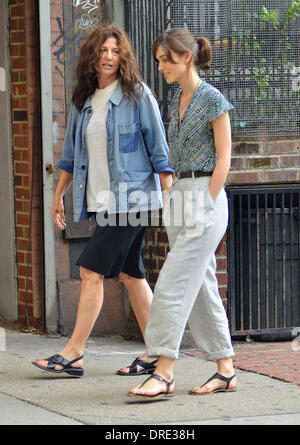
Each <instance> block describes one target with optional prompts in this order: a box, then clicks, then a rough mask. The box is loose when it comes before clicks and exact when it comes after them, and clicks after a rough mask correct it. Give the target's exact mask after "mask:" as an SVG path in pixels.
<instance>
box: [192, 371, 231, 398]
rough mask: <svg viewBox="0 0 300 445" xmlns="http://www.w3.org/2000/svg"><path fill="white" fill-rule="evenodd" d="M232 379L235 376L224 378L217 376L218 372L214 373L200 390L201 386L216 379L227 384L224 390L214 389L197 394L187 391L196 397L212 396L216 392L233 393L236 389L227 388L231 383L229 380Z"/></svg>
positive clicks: (220, 375)
mask: <svg viewBox="0 0 300 445" xmlns="http://www.w3.org/2000/svg"><path fill="white" fill-rule="evenodd" d="M234 377H235V374H233V375H232V376H231V377H225V376H224V375H222V374H219V373H218V372H216V373H215V374H214V375H213V376H212V377H211V378H210V379H208V380H207V382H205V383H204V384H203V385H202V386H201V388H202V387H203V386H205V385H206V384H207V383H209V382H211V381H212V380H216V379H218V380H222V381H223V382H226V383H227V385H226V388H216V389H213V390H212V391H208V392H197V391H193V390H191V391H189V394H193V395H196V396H202V395H203V396H204V395H207V394H214V393H216V392H235V391H236V388H229V385H230V382H231V380H233V379H234Z"/></svg>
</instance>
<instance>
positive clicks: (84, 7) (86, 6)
mask: <svg viewBox="0 0 300 445" xmlns="http://www.w3.org/2000/svg"><path fill="white" fill-rule="evenodd" d="M99 7H100V0H90V1H88V0H73V11H74V17H73V23H71V24H69V25H66V24H65V26H63V21H62V18H61V17H56V21H57V24H58V28H59V35H58V37H57V38H56V39H55V40H54V41H53V42H52V47H53V48H54V51H53V56H54V59H55V62H54V68H55V70H56V71H57V72H58V73H59V74H60V76H61V77H62V78H63V77H64V67H66V66H75V63H76V59H77V54H78V52H79V49H80V47H81V45H82V44H83V42H84V41H85V40H86V39H87V37H88V35H89V34H90V33H91V32H92V31H93V30H94V29H96V27H97V26H98V25H99V23H100V19H99V11H98V8H99Z"/></svg>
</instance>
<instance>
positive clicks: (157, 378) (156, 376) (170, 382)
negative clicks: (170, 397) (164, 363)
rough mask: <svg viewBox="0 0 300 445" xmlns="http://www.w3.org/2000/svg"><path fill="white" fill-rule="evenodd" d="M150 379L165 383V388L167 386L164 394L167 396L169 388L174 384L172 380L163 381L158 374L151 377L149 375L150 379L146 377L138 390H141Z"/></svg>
mask: <svg viewBox="0 0 300 445" xmlns="http://www.w3.org/2000/svg"><path fill="white" fill-rule="evenodd" d="M150 379H156V380H158V381H159V382H163V383H165V384H166V386H167V392H166V394H169V391H170V386H171V385H172V384H173V383H174V379H172V380H169V381H168V380H166V379H164V378H163V377H162V376H161V375H159V374H152V375H150V377H148V378H147V379H146V380H145V381H144V382H143V383H142V384H141V385H140V386H139V388H142V387H143V386H144V385H145V383H146V382H148V381H149V380H150Z"/></svg>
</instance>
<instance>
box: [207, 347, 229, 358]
mask: <svg viewBox="0 0 300 445" xmlns="http://www.w3.org/2000/svg"><path fill="white" fill-rule="evenodd" d="M231 357H234V351H233V349H232V348H231V349H223V350H222V351H218V352H206V353H205V352H204V353H203V358H204V359H205V360H222V359H224V358H231Z"/></svg>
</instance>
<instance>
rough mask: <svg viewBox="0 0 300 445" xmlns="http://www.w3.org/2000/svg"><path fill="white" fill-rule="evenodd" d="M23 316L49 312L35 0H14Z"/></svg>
mask: <svg viewBox="0 0 300 445" xmlns="http://www.w3.org/2000/svg"><path fill="white" fill-rule="evenodd" d="M9 13H10V17H9V19H10V20H9V26H10V56H11V60H10V62H11V89H12V91H11V108H12V138H13V147H12V148H13V159H14V186H15V187H14V188H15V209H16V213H15V224H16V257H17V273H18V302H19V306H18V307H19V311H18V318H19V321H20V322H21V323H24V324H26V326H28V325H29V324H30V325H33V326H35V327H40V326H41V325H42V324H43V316H44V309H43V307H44V303H43V301H44V295H43V236H42V233H43V225H42V219H41V214H42V205H41V196H42V194H41V168H40V159H41V155H40V153H41V148H40V143H39V141H40V135H39V79H38V72H39V68H38V66H39V65H38V40H37V32H36V31H37V29H36V26H37V25H36V2H35V0H10V1H9Z"/></svg>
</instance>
